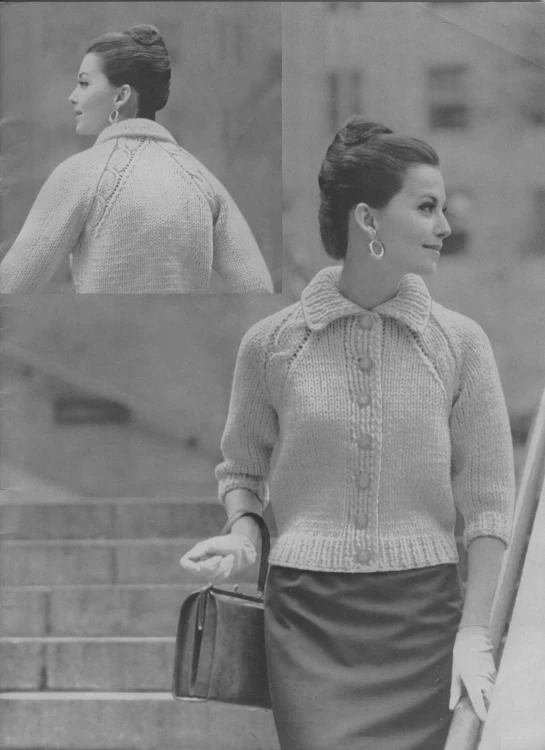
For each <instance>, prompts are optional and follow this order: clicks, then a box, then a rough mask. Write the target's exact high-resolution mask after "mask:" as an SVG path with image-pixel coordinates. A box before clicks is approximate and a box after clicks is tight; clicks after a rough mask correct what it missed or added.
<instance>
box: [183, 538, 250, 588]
mask: <svg viewBox="0 0 545 750" xmlns="http://www.w3.org/2000/svg"><path fill="white" fill-rule="evenodd" d="M256 559H257V550H256V547H255V545H254V543H253V542H252V540H251V539H250V538H249V537H247V536H246V535H245V534H242V533H239V532H236V531H231V533H230V534H226V535H224V536H214V537H212V538H211V539H205V540H204V541H202V542H197V544H196V545H195V546H194V547H193V548H192V549H190V550H189V552H186V554H185V555H184V556H183V557H182V558H181V560H180V565H181V566H182V568H184V570H187V571H189V572H190V573H193V574H194V575H196V576H197V577H198V578H204V579H205V580H206V581H209V582H210V583H217V582H220V581H225V580H227V579H228V578H230V577H232V576H233V575H236V574H237V573H240V571H242V570H245V569H246V568H249V567H250V566H251V565H253V564H254V563H255V561H256Z"/></svg>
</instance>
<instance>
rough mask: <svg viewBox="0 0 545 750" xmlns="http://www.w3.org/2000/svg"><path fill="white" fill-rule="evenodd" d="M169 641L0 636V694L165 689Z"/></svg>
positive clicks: (169, 667)
mask: <svg viewBox="0 0 545 750" xmlns="http://www.w3.org/2000/svg"><path fill="white" fill-rule="evenodd" d="M174 647H175V640H174V638H173V637H172V638H0V663H1V664H2V669H1V670H0V691H2V692H6V691H21V690H25V691H28V690H73V691H78V690H79V691H81V690H85V691H95V690H96V691H98V690H100V691H120V692H132V691H135V690H138V691H142V690H146V691H151V690H153V691H155V690H157V691H168V690H169V689H170V685H171V680H172V669H173V664H174Z"/></svg>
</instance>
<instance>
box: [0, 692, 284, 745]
mask: <svg viewBox="0 0 545 750" xmlns="http://www.w3.org/2000/svg"><path fill="white" fill-rule="evenodd" d="M0 747H1V748H2V750H28V748H33V750H52V748H54V749H55V750H74V748H78V750H97V748H100V750H157V748H161V750H181V748H183V749H184V750H186V748H187V749H189V748H194V749H195V750H278V748H279V745H278V740H277V737H276V732H275V729H274V722H273V718H272V713H271V712H270V711H262V710H259V709H245V708H241V707H234V706H226V705H222V704H219V703H218V704H214V703H200V702H195V703H192V702H189V703H185V702H179V701H175V700H174V699H173V698H172V697H171V695H170V693H89V692H77V693H58V692H51V693H50V692H29V693H3V694H0Z"/></svg>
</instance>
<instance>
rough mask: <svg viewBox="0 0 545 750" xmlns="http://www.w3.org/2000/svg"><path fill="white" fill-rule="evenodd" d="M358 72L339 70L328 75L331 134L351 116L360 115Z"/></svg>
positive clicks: (359, 76)
mask: <svg viewBox="0 0 545 750" xmlns="http://www.w3.org/2000/svg"><path fill="white" fill-rule="evenodd" d="M361 84H362V75H361V71H360V70H340V71H333V72H331V73H330V74H329V80H328V89H329V91H328V94H329V124H330V128H331V131H332V132H335V131H336V130H338V129H339V128H340V127H341V125H342V124H343V122H344V121H345V120H346V119H347V118H348V117H350V116H351V115H355V114H360V113H361Z"/></svg>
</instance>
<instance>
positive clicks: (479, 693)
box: [467, 687, 487, 721]
mask: <svg viewBox="0 0 545 750" xmlns="http://www.w3.org/2000/svg"><path fill="white" fill-rule="evenodd" d="M467 694H468V696H469V700H470V701H471V705H472V706H473V710H474V711H475V713H476V714H477V716H478V717H479V719H480V720H481V721H486V715H487V710H486V706H485V704H484V690H480V689H478V688H475V687H468V688H467Z"/></svg>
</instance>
